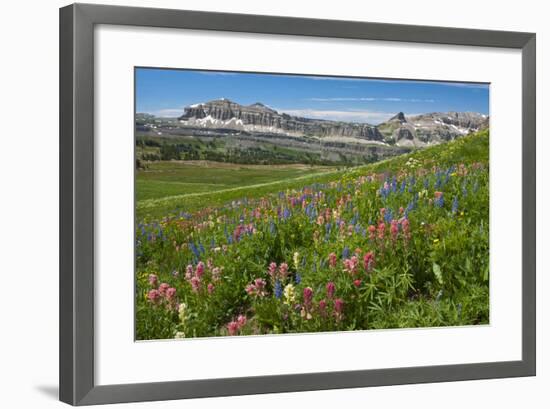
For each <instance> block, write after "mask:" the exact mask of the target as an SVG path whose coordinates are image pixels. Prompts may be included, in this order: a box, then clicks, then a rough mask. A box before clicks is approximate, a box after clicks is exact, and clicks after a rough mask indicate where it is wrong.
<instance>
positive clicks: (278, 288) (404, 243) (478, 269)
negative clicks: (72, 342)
mask: <svg viewBox="0 0 550 409" xmlns="http://www.w3.org/2000/svg"><path fill="white" fill-rule="evenodd" d="M228 172H229V171H228ZM138 187H139V185H138ZM138 195H139V192H138ZM237 195H240V196H237ZM185 200H187V199H186V198H185V197H183V198H181V199H178V198H175V199H174V201H173V202H169V203H167V202H166V201H159V202H158V203H159V207H155V206H154V202H152V203H153V204H151V205H149V206H148V207H142V208H139V209H138V211H137V213H136V214H137V217H136V237H135V240H136V280H135V283H136V288H135V289H136V338H137V339H138V340H150V339H170V338H191V337H213V336H237V335H262V334H285V333H310V332H324V331H351V330H376V329H391V328H420V327H438V326H457V325H479V324H488V323H489V133H488V131H481V132H478V133H475V134H471V135H469V136H465V137H462V138H458V139H456V140H454V141H451V142H448V143H444V144H440V145H434V146H431V147H427V148H424V149H419V150H415V151H413V152H412V153H409V154H405V155H402V156H398V157H395V158H392V159H387V160H384V161H380V162H376V163H372V164H368V165H362V166H356V167H349V168H342V169H331V170H330V172H326V173H319V174H315V175H314V176H312V177H311V178H309V179H308V178H306V177H297V178H289V179H288V180H286V179H281V181H280V183H277V184H274V185H273V186H271V187H270V186H264V185H262V187H261V188H249V189H243V190H239V189H233V190H231V189H227V190H226V191H224V192H220V193H219V194H216V193H213V194H212V195H210V196H208V195H203V196H198V197H191V196H190V197H189V201H188V202H186V201H185ZM138 206H139V203H138Z"/></svg>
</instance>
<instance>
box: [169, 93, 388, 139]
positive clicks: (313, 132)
mask: <svg viewBox="0 0 550 409" xmlns="http://www.w3.org/2000/svg"><path fill="white" fill-rule="evenodd" d="M179 120H180V122H181V123H182V124H184V125H188V126H190V127H202V128H214V129H219V128H225V129H235V130H243V131H248V132H263V133H277V134H285V135H290V136H312V137H321V138H322V137H351V138H359V139H367V140H372V141H383V139H384V137H383V136H382V134H381V133H380V132H379V131H378V129H377V128H376V127H375V126H373V125H369V124H359V123H352V122H339V121H327V120H321V119H310V118H301V117H296V116H291V115H287V114H285V113H279V112H277V111H275V110H274V109H271V108H269V107H267V106H265V105H264V104H262V103H260V102H257V103H255V104H252V105H240V104H237V103H235V102H232V101H230V100H228V99H223V98H222V99H218V100H215V101H210V102H206V103H202V104H194V105H191V106H189V107H187V108H185V112H184V114H183V115H182V116H181V117H179Z"/></svg>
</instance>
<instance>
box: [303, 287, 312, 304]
mask: <svg viewBox="0 0 550 409" xmlns="http://www.w3.org/2000/svg"><path fill="white" fill-rule="evenodd" d="M312 299H313V290H312V289H311V287H306V288H304V306H305V307H306V308H308V309H309V308H310V307H311V300H312Z"/></svg>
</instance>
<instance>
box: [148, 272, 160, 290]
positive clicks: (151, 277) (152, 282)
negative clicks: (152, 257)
mask: <svg viewBox="0 0 550 409" xmlns="http://www.w3.org/2000/svg"><path fill="white" fill-rule="evenodd" d="M158 282H159V279H158V277H157V275H156V274H149V285H150V286H151V287H153V288H157V285H158Z"/></svg>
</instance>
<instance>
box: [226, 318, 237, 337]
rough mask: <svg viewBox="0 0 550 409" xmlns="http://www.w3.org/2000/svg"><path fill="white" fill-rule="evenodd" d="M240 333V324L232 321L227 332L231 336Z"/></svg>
mask: <svg viewBox="0 0 550 409" xmlns="http://www.w3.org/2000/svg"><path fill="white" fill-rule="evenodd" d="M238 331H239V323H238V322H237V321H231V322H230V323H229V324H227V332H228V333H229V335H231V336H233V335H237V332H238Z"/></svg>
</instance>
